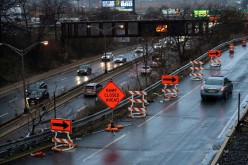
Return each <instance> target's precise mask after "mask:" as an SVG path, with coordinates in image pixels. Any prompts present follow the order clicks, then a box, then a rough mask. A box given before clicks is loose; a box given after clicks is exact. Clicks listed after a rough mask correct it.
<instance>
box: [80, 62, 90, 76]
mask: <svg viewBox="0 0 248 165" xmlns="http://www.w3.org/2000/svg"><path fill="white" fill-rule="evenodd" d="M91 73H92V68H91V65H90V64H84V65H81V66H80V67H79V69H78V70H77V74H78V76H80V75H89V74H91Z"/></svg>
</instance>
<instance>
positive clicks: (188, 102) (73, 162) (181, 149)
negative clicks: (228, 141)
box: [10, 46, 248, 165]
mask: <svg viewBox="0 0 248 165" xmlns="http://www.w3.org/2000/svg"><path fill="white" fill-rule="evenodd" d="M221 60H222V62H221V63H222V66H221V68H220V69H210V68H209V64H206V65H205V66H204V68H205V70H204V74H205V76H206V77H207V76H209V75H225V76H227V77H228V78H229V79H230V80H232V81H233V83H234V90H233V94H232V95H230V96H229V98H228V100H226V101H224V100H222V99H218V100H215V99H213V100H207V101H206V102H205V101H204V102H203V101H201V98H200V86H201V81H192V80H191V79H190V77H189V76H188V77H185V78H184V79H183V80H180V82H179V85H178V89H179V93H178V97H177V98H176V99H172V100H165V99H164V98H163V97H162V96H158V97H157V98H156V100H155V102H153V103H151V104H149V105H148V106H147V108H148V112H147V114H148V116H147V117H146V118H144V119H142V118H139V119H131V118H127V117H125V118H123V119H122V120H120V121H118V124H123V125H127V124H132V126H129V127H126V128H124V129H122V130H121V131H120V132H118V133H117V134H116V135H115V136H113V135H112V134H111V133H108V132H101V133H97V134H93V135H88V136H84V137H81V139H80V140H74V142H75V143H76V144H77V145H78V148H76V149H73V150H71V151H67V152H62V153H54V152H53V151H51V150H48V151H45V152H46V154H47V156H45V157H41V158H37V157H27V158H23V159H20V160H17V161H15V162H12V163H10V164H12V165H16V164H18V165H19V164H22V165H31V164H33V163H34V161H35V164H36V165H43V164H46V165H57V164H61V165H68V164H70V165H78V164H80V165H81V164H86V165H105V164H106V165H107V164H108V165H109V164H112V165H127V164H128V165H137V164H140V165H150V164H153V165H162V164H163V165H199V164H210V162H211V160H212V159H213V157H214V156H215V154H216V153H217V152H218V146H220V145H221V144H222V142H223V141H224V139H225V137H226V136H227V133H228V132H229V131H230V129H231V127H232V126H233V123H234V121H235V120H236V119H237V105H238V93H239V92H240V93H241V100H243V99H244V98H245V97H246V95H247V93H248V89H247V82H248V77H247V75H248V65H247V63H248V49H247V48H243V47H241V46H236V47H235V54H234V55H233V56H230V55H229V52H222V56H221ZM114 81H115V80H114Z"/></svg>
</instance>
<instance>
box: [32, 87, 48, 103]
mask: <svg viewBox="0 0 248 165" xmlns="http://www.w3.org/2000/svg"><path fill="white" fill-rule="evenodd" d="M46 99H49V93H48V91H47V90H46V89H37V90H35V91H32V92H31V93H30V95H29V96H28V98H27V100H28V104H29V105H36V104H39V103H42V102H43V101H44V100H46Z"/></svg>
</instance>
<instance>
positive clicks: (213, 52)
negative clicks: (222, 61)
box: [208, 50, 221, 57]
mask: <svg viewBox="0 0 248 165" xmlns="http://www.w3.org/2000/svg"><path fill="white" fill-rule="evenodd" d="M208 56H209V57H220V56H221V52H220V50H209V51H208Z"/></svg>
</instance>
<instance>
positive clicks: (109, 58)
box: [102, 52, 114, 61]
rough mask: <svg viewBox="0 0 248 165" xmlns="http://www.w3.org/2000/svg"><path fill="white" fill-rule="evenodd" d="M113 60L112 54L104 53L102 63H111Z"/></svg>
mask: <svg viewBox="0 0 248 165" xmlns="http://www.w3.org/2000/svg"><path fill="white" fill-rule="evenodd" d="M113 59H114V55H113V53H112V52H106V53H103V55H102V61H111V60H113Z"/></svg>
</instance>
